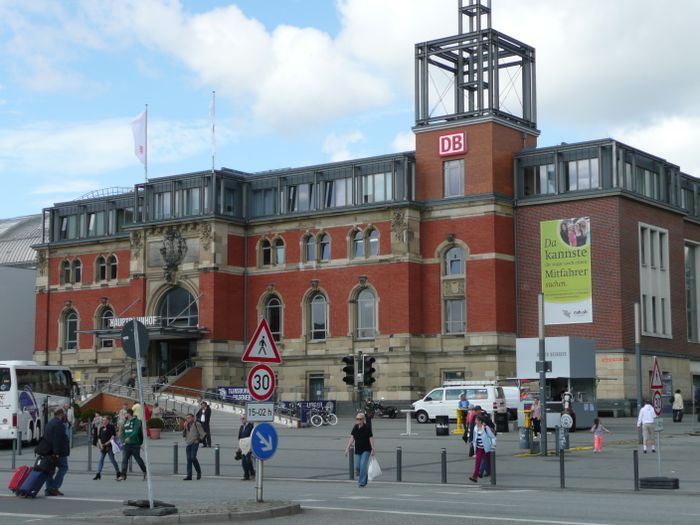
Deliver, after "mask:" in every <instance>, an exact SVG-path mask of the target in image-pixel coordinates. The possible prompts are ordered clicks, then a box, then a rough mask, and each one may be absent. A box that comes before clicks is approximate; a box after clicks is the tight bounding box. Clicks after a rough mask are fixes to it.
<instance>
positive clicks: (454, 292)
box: [442, 278, 464, 297]
mask: <svg viewBox="0 0 700 525" xmlns="http://www.w3.org/2000/svg"><path fill="white" fill-rule="evenodd" d="M442 295H443V296H445V297H454V296H460V297H464V279H462V278H460V279H449V280H445V281H443V282H442Z"/></svg>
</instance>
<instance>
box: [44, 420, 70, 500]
mask: <svg viewBox="0 0 700 525" xmlns="http://www.w3.org/2000/svg"><path fill="white" fill-rule="evenodd" d="M65 420H66V414H65V412H64V411H63V409H62V408H59V409H57V410H56V411H55V412H54V417H53V418H52V419H51V421H49V422H48V423H47V424H46V437H45V439H46V441H47V442H48V443H49V444H50V445H51V455H52V456H53V459H54V461H55V462H56V467H57V469H56V473H55V474H54V476H53V477H51V476H49V479H48V480H47V481H46V490H45V494H46V495H47V496H63V492H61V491H60V490H59V489H60V488H61V485H63V478H64V477H65V475H66V472H68V456H70V441H69V439H68V434H67V433H66V426H65Z"/></svg>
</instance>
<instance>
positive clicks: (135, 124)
mask: <svg viewBox="0 0 700 525" xmlns="http://www.w3.org/2000/svg"><path fill="white" fill-rule="evenodd" d="M131 130H132V131H133V132H134V154H135V155H136V157H137V158H138V159H139V160H140V161H141V163H142V164H144V165H145V164H146V110H144V111H142V112H141V114H140V115H139V116H138V117H136V119H134V120H133V121H132V122H131Z"/></svg>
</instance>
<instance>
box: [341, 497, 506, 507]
mask: <svg viewBox="0 0 700 525" xmlns="http://www.w3.org/2000/svg"><path fill="white" fill-rule="evenodd" d="M339 499H353V500H355V499H365V500H367V499H372V500H375V499H376V500H383V501H424V502H426V503H446V504H448V505H450V504H453V505H464V502H463V501H460V500H457V499H453V500H439V499H424V498H423V499H421V498H396V497H394V498H383V497H381V496H340V497H339ZM479 505H484V506H486V507H517V506H518V505H515V504H510V503H482V502H479Z"/></svg>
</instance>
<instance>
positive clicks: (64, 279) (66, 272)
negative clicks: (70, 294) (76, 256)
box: [61, 261, 71, 284]
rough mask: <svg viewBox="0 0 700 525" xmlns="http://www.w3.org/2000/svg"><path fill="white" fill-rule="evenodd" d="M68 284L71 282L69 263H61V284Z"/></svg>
mask: <svg viewBox="0 0 700 525" xmlns="http://www.w3.org/2000/svg"><path fill="white" fill-rule="evenodd" d="M70 282H71V271H70V262H69V261H62V262H61V284H69V283H70Z"/></svg>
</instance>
